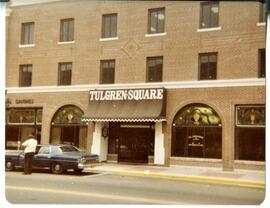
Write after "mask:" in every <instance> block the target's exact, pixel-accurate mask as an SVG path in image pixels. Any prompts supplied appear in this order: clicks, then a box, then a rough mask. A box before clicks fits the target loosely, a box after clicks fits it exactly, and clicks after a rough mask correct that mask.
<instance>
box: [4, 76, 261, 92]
mask: <svg viewBox="0 0 270 208" xmlns="http://www.w3.org/2000/svg"><path fill="white" fill-rule="evenodd" d="M249 86H265V79H264V78H252V79H230V80H204V81H177V82H158V83H132V84H131V83H129V84H102V85H101V84H94V85H69V86H36V87H7V88H6V93H45V92H85V91H89V90H95V89H130V88H131V89H135V88H157V87H159V88H166V89H193V88H226V87H249Z"/></svg>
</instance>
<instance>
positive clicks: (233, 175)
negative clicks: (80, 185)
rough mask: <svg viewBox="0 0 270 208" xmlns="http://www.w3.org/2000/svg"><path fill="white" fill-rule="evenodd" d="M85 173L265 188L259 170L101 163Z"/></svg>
mask: <svg viewBox="0 0 270 208" xmlns="http://www.w3.org/2000/svg"><path fill="white" fill-rule="evenodd" d="M87 171H92V172H93V171H94V172H98V173H110V174H117V175H130V176H143V177H157V178H166V179H173V180H185V181H194V182H196V181H197V182H207V183H218V184H231V185H240V186H249V187H257V188H265V171H261V170H240V169H237V170H234V171H223V170H222V168H209V167H192V166H170V167H162V166H149V165H125V164H111V163H103V164H102V166H97V167H94V168H89V169H87Z"/></svg>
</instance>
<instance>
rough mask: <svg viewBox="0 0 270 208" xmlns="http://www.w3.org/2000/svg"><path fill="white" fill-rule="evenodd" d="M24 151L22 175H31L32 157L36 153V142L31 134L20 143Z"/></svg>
mask: <svg viewBox="0 0 270 208" xmlns="http://www.w3.org/2000/svg"><path fill="white" fill-rule="evenodd" d="M22 146H24V147H25V149H24V174H25V175H29V174H32V163H33V157H34V155H35V152H36V147H37V140H36V139H35V138H34V136H33V134H30V135H29V137H28V139H27V140H26V141H25V142H24V143H22Z"/></svg>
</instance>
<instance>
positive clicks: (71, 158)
mask: <svg viewBox="0 0 270 208" xmlns="http://www.w3.org/2000/svg"><path fill="white" fill-rule="evenodd" d="M96 165H100V163H99V156H98V155H96V154H90V153H85V152H82V151H80V150H79V149H78V148H76V147H75V146H73V145H65V144H63V145H61V144H59V145H54V144H40V145H38V146H37V148H36V154H35V156H34V159H33V169H34V168H39V169H40V168H45V169H50V170H51V171H52V172H53V173H55V174H61V173H63V172H64V171H65V170H68V169H73V170H74V171H75V172H77V173H81V172H82V171H83V169H84V168H86V167H93V166H96ZM23 166H24V154H23V151H22V150H6V152H5V169H6V171H12V170H14V169H15V168H17V167H23Z"/></svg>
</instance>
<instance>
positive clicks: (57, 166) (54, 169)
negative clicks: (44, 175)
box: [51, 163, 64, 174]
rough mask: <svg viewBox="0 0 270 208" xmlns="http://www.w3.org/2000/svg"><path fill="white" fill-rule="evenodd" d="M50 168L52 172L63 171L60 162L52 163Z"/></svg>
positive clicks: (58, 172) (59, 172)
mask: <svg viewBox="0 0 270 208" xmlns="http://www.w3.org/2000/svg"><path fill="white" fill-rule="evenodd" d="M51 170H52V172H53V173H54V174H61V173H63V172H64V168H63V166H62V165H61V164H60V163H54V164H52V167H51Z"/></svg>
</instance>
